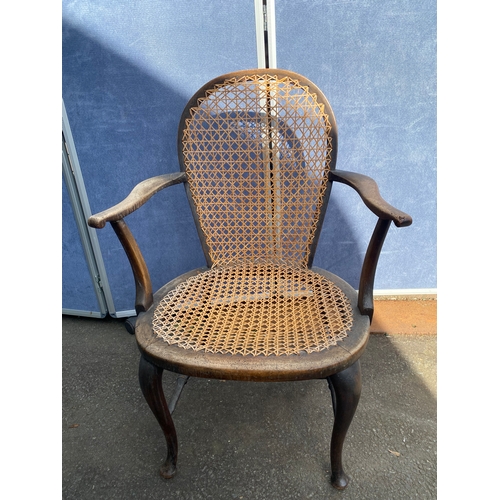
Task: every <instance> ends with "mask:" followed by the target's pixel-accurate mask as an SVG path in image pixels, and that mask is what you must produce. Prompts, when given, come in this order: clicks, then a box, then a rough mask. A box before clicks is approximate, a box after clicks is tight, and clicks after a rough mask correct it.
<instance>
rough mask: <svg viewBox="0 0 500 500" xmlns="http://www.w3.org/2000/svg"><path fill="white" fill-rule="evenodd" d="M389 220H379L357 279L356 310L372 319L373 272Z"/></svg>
mask: <svg viewBox="0 0 500 500" xmlns="http://www.w3.org/2000/svg"><path fill="white" fill-rule="evenodd" d="M391 222H392V221H391V220H390V219H381V218H380V219H379V220H378V222H377V224H376V226H375V229H374V230H373V234H372V237H371V240H370V243H369V244H368V249H367V250H366V255H365V259H364V261H363V268H362V270H361V277H360V279H359V292H358V308H359V311H360V312H361V314H367V315H368V316H369V317H370V323H371V321H372V319H373V309H374V308H373V283H374V281H375V271H376V269H377V264H378V258H379V256H380V252H381V250H382V245H383V244H384V241H385V237H386V236H387V231H388V230H389V227H390V225H391Z"/></svg>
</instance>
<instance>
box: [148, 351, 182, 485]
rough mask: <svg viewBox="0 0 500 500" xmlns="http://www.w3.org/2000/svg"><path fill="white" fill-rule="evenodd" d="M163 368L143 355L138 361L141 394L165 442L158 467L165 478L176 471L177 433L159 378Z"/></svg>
mask: <svg viewBox="0 0 500 500" xmlns="http://www.w3.org/2000/svg"><path fill="white" fill-rule="evenodd" d="M162 375H163V369H162V368H160V367H158V366H156V365H153V364H152V363H150V362H149V361H148V360H147V359H145V358H144V357H143V356H141V360H140V362H139V384H140V386H141V391H142V394H143V395H144V398H145V399H146V402H147V403H148V405H149V407H150V408H151V411H152V412H153V414H154V416H155V417H156V420H158V423H159V424H160V427H161V430H162V431H163V434H164V436H165V440H166V442H167V458H166V460H165V463H164V464H163V465H162V466H161V467H160V474H161V476H162V477H164V478H165V479H169V478H171V477H172V476H173V475H174V474H175V471H176V464H177V434H176V432H175V426H174V421H173V420H172V416H171V415H170V411H169V409H168V405H167V402H166V401H165V395H164V394H163V388H162V385H161V378H162Z"/></svg>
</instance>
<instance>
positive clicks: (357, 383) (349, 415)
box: [327, 361, 361, 490]
mask: <svg viewBox="0 0 500 500" xmlns="http://www.w3.org/2000/svg"><path fill="white" fill-rule="evenodd" d="M327 380H328V385H329V387H330V391H331V393H332V402H333V411H334V417H335V421H334V424H333V432H332V443H331V448H330V460H331V467H332V477H331V482H332V485H333V487H334V488H336V489H338V490H343V489H345V488H346V487H347V484H348V482H349V477H348V476H347V475H346V474H345V472H344V469H343V468H342V447H343V445H344V439H345V437H346V434H347V430H348V429H349V426H350V425H351V421H352V419H353V417H354V413H355V412H356V407H357V406H358V401H359V397H360V395H361V368H360V365H359V361H356V363H354V364H353V365H351V366H350V367H349V368H346V369H345V370H343V371H341V372H340V373H336V374H335V375H331V376H330V377H327Z"/></svg>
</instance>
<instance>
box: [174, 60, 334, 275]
mask: <svg viewBox="0 0 500 500" xmlns="http://www.w3.org/2000/svg"><path fill="white" fill-rule="evenodd" d="M268 71H270V70H268ZM281 73H282V74H281V75H280V74H273V73H272V72H271V73H269V74H268V73H262V72H257V73H256V74H252V73H244V74H238V73H236V74H235V75H236V76H232V77H228V78H227V79H225V80H222V81H219V82H217V83H214V84H211V85H210V84H209V85H208V86H206V87H205V88H204V89H203V90H202V91H201V92H199V93H198V95H197V96H196V98H195V99H193V100H192V101H191V104H190V105H188V107H189V112H188V114H186V118H185V120H182V121H181V127H183V128H182V129H181V131H180V137H179V138H180V142H181V150H182V154H181V163H182V164H183V167H184V169H185V171H186V173H187V176H188V184H189V189H190V192H191V196H192V200H193V205H194V207H195V211H196V213H197V217H198V221H199V227H200V229H201V233H202V238H204V240H205V243H206V248H207V250H208V253H209V257H210V260H211V263H212V264H213V265H215V266H218V265H225V264H228V263H232V262H235V261H240V262H241V261H244V262H261V263H263V262H265V263H276V264H280V263H281V264H282V263H286V264H288V265H299V266H305V265H306V264H307V262H308V259H309V256H310V251H311V245H312V243H313V240H314V237H315V235H316V229H317V227H318V222H319V220H320V213H321V207H322V204H323V198H324V194H325V190H326V185H327V179H328V175H327V174H328V170H329V169H330V168H331V161H332V137H333V138H334V142H335V144H334V145H333V146H334V147H335V150H334V155H335V153H336V128H334V129H332V126H334V125H335V123H331V122H332V121H333V122H334V118H333V113H331V111H330V113H327V112H325V103H324V102H321V101H320V100H319V99H318V95H317V93H313V92H311V91H310V89H309V87H308V86H307V84H304V83H301V82H299V80H298V79H297V77H298V75H297V77H295V76H294V74H292V73H290V72H281ZM309 83H310V82H309ZM311 85H312V84H311ZM329 115H330V116H329Z"/></svg>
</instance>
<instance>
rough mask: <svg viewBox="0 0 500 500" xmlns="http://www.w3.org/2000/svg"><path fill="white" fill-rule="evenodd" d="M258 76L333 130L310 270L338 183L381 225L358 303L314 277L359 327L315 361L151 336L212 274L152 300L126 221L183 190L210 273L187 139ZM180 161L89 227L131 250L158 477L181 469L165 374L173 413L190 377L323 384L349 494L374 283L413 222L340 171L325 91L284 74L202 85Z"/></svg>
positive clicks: (142, 376)
mask: <svg viewBox="0 0 500 500" xmlns="http://www.w3.org/2000/svg"><path fill="white" fill-rule="evenodd" d="M256 74H273V75H277V76H278V77H283V76H289V77H291V78H292V79H295V80H298V81H299V83H300V84H301V85H303V86H307V87H309V89H310V91H311V92H312V93H315V94H316V95H317V97H318V102H320V103H322V104H323V105H324V109H325V112H326V114H327V115H328V117H329V120H330V123H331V125H332V129H331V132H330V139H331V145H332V157H331V164H330V166H329V167H330V170H329V174H328V179H329V181H330V182H328V186H327V190H326V193H325V196H324V200H323V206H322V210H321V215H320V219H319V221H318V222H319V223H318V226H317V231H316V234H315V235H314V238H313V240H312V244H311V254H310V259H309V260H308V266H309V267H310V266H311V265H312V260H313V257H314V251H315V249H316V245H317V243H318V238H319V233H320V229H321V225H322V221H323V217H324V215H325V213H326V207H327V203H328V199H329V195H330V188H331V183H332V182H340V183H343V184H346V185H348V186H350V187H352V188H353V189H355V190H356V191H357V192H358V193H359V195H360V196H361V199H362V200H363V202H364V203H365V205H366V206H367V207H368V208H369V209H370V210H371V211H372V212H373V213H375V214H376V215H377V216H378V217H379V220H378V222H377V225H376V227H375V229H374V231H373V235H372V238H371V240H370V244H369V246H368V249H367V252H366V256H365V259H364V262H363V268H362V272H361V278H360V285H359V295H358V293H357V292H356V291H355V290H354V289H353V288H352V287H351V286H350V285H349V284H347V283H346V282H345V281H343V280H342V279H340V278H339V277H337V276H335V275H333V274H331V273H329V272H327V271H325V270H322V269H318V268H312V269H313V270H314V271H315V272H317V273H319V274H321V275H323V276H324V277H326V278H327V279H329V280H332V281H333V282H335V284H336V285H337V286H339V288H341V289H342V291H343V292H344V293H345V295H346V296H347V297H348V299H349V301H350V303H351V307H352V311H353V327H352V329H351V330H350V331H349V332H348V336H347V337H346V338H345V339H343V340H342V341H340V342H339V343H338V345H336V346H333V347H330V348H329V349H325V350H323V351H321V352H317V353H312V354H306V353H304V354H300V355H291V356H285V355H284V356H242V355H229V354H227V355H224V354H213V353H208V352H204V351H194V350H190V349H183V348H181V347H178V346H176V345H169V344H167V343H166V342H165V341H163V339H161V338H158V337H156V336H155V335H154V332H153V328H152V317H153V314H154V310H155V308H156V306H157V304H158V303H159V302H160V301H161V299H162V298H163V297H164V296H165V295H166V294H167V293H168V292H169V291H170V290H172V289H173V288H175V287H176V286H177V285H178V284H180V283H182V282H183V281H184V280H186V279H188V278H189V277H190V276H193V275H196V274H198V273H202V272H206V271H207V270H208V268H207V267H204V268H200V269H196V270H193V271H190V272H189V273H185V274H183V275H182V276H179V277H178V278H176V279H175V280H172V281H171V282H170V283H167V284H166V285H164V286H163V287H162V288H161V289H160V290H158V291H157V292H156V293H155V294H154V295H153V292H152V289H151V280H150V277H149V272H148V269H147V266H146V263H145V261H144V258H143V256H142V254H141V252H140V250H139V247H138V245H137V243H136V241H135V239H134V237H133V236H132V234H131V232H130V230H129V228H128V227H127V225H126V224H125V222H124V220H123V218H124V217H126V216H127V215H129V214H130V213H132V212H133V211H135V210H137V209H138V208H139V207H140V206H142V205H143V204H144V203H146V201H147V200H149V199H150V198H151V197H152V196H153V195H154V194H155V193H157V192H158V191H160V190H161V189H164V188H166V187H168V186H172V185H174V184H179V183H181V182H184V183H185V187H186V191H187V196H188V200H189V202H190V204H191V207H192V209H193V214H194V216H195V221H196V225H197V228H198V232H199V234H200V239H201V243H202V246H203V249H204V251H205V256H206V259H207V263H208V265H209V266H210V265H211V264H212V262H211V258H210V255H209V253H208V247H207V245H206V242H205V239H204V235H203V232H202V231H201V228H200V224H199V221H198V219H197V215H196V210H195V209H194V206H193V200H192V197H191V192H190V188H189V181H188V179H187V174H186V173H185V165H184V158H183V155H182V134H183V130H184V127H185V121H186V119H188V118H189V117H190V112H191V107H192V106H196V105H197V100H198V98H200V97H203V96H204V95H205V92H206V91H207V90H208V89H210V88H212V87H214V86H215V85H218V84H221V83H223V81H224V80H226V79H228V78H232V77H235V78H239V77H244V76H245V75H256ZM178 153H179V162H180V166H181V172H178V173H175V174H165V175H161V176H157V177H153V178H151V179H148V180H145V181H143V182H141V183H140V184H138V185H137V186H136V187H135V188H134V189H133V190H132V192H131V193H130V195H129V196H127V198H126V199H125V200H123V201H122V202H121V203H119V204H117V205H115V206H114V207H111V208H109V209H108V210H105V211H103V212H101V213H99V214H96V215H93V216H92V217H90V218H89V221H88V223H89V225H90V226H92V227H95V228H102V227H104V226H105V225H106V223H107V222H110V223H111V224H112V227H113V229H114V231H115V232H116V234H117V236H118V238H119V240H120V242H121V243H122V245H123V248H124V249H125V252H126V254H127V257H128V259H129V261H130V265H131V267H132V271H133V274H134V279H135V284H136V306H135V307H136V311H137V313H138V317H137V321H136V323H135V334H136V340H137V345H138V347H139V350H140V352H141V360H140V366H139V381H140V386H141V390H142V392H143V394H144V397H145V399H146V401H147V403H148V405H149V406H150V408H151V410H152V411H153V414H154V415H155V417H156V419H157V420H158V422H159V424H160V427H161V429H162V431H163V433H164V436H165V439H166V443H167V458H166V461H165V463H164V465H163V466H162V468H161V470H160V474H161V475H162V477H164V478H170V477H172V476H173V475H174V474H175V470H176V461H177V436H176V432H175V427H174V423H173V420H172V416H171V412H170V410H169V407H168V405H167V403H166V400H165V396H164V394H163V389H162V385H161V378H162V373H163V370H164V369H167V370H170V371H172V372H177V373H179V374H180V375H181V378H179V380H178V384H177V390H176V393H175V394H174V398H173V402H172V410H173V408H174V407H175V402H176V399H177V397H178V395H179V394H180V391H181V390H182V387H183V384H184V383H185V380H186V378H185V377H189V376H196V377H205V378H220V379H225V380H241V381H261V382H265V381H269V382H278V381H292V380H307V379H316V378H321V379H326V380H327V381H328V384H329V387H330V390H331V395H332V404H333V410H334V418H335V420H334V425H333V431H332V439H331V470H332V476H331V481H332V484H333V486H334V487H335V488H337V489H344V488H345V487H346V486H347V484H348V477H347V476H346V474H345V472H344V470H343V466H342V449H343V445H344V441H345V437H346V434H347V431H348V428H349V426H350V424H351V421H352V418H353V416H354V413H355V411H356V407H357V404H358V401H359V397H360V393H361V371H360V366H359V358H360V356H361V355H362V353H363V351H364V349H365V347H366V344H367V342H368V338H369V329H370V321H371V318H372V315H373V283H374V278H375V271H376V267H377V262H378V258H379V255H380V252H381V249H382V245H383V243H384V240H385V237H386V234H387V231H388V229H389V226H390V224H391V222H394V224H395V225H396V226H398V227H404V226H408V225H410V224H411V223H412V219H411V217H410V216H409V215H407V214H405V213H404V212H401V211H400V210H398V209H396V208H394V207H392V206H391V205H389V204H388V203H387V202H386V201H385V200H384V199H383V198H382V197H381V195H380V193H379V190H378V187H377V184H376V183H375V181H374V180H373V179H371V178H370V177H367V176H365V175H361V174H357V173H354V172H345V171H338V170H335V163H336V159H337V125H336V121H335V116H334V114H333V111H332V109H331V107H330V105H329V103H328V101H327V100H326V98H325V96H324V95H323V94H322V92H321V90H320V89H319V88H317V87H316V86H315V85H314V84H313V83H312V82H310V81H309V80H308V79H306V78H304V77H303V76H301V75H298V74H296V73H292V72H290V71H284V70H278V69H259V70H249V71H239V72H235V73H231V74H227V75H222V76H220V77H217V78H215V79H214V80H212V81H211V82H209V83H207V84H206V85H204V86H203V87H202V88H201V89H200V90H199V91H198V92H197V93H196V94H195V95H194V96H193V97H192V98H191V100H190V101H189V102H188V104H187V106H186V108H185V109H184V112H183V114H182V117H181V120H180V124H179V134H178Z"/></svg>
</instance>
